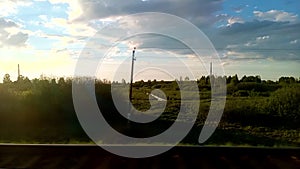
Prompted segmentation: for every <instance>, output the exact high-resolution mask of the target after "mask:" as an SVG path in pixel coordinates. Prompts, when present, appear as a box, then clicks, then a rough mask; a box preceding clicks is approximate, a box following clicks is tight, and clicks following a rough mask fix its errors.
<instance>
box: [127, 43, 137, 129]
mask: <svg viewBox="0 0 300 169" xmlns="http://www.w3.org/2000/svg"><path fill="white" fill-rule="evenodd" d="M135 49H136V47H134V48H133V51H132V59H131V74H130V89H129V102H128V108H129V109H128V114H127V119H128V125H129V123H130V115H131V108H130V103H131V101H132V83H133V68H134V61H135V60H136V59H135Z"/></svg>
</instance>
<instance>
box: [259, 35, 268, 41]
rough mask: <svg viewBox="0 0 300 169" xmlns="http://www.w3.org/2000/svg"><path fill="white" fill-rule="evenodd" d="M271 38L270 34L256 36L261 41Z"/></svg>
mask: <svg viewBox="0 0 300 169" xmlns="http://www.w3.org/2000/svg"><path fill="white" fill-rule="evenodd" d="M269 38H270V36H268V35H267V36H259V37H257V38H256V40H257V41H261V40H267V39H269Z"/></svg>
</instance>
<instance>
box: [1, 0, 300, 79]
mask: <svg viewBox="0 0 300 169" xmlns="http://www.w3.org/2000/svg"><path fill="white" fill-rule="evenodd" d="M143 12H157V13H166V14H170V15H173V16H176V17H178V18H182V19H184V20H186V21H187V22H186V24H187V25H189V24H190V23H191V24H193V25H195V28H197V29H198V30H200V31H201V32H202V33H203V34H204V35H205V36H207V38H208V40H209V42H211V44H212V45H213V46H214V48H215V49H216V52H217V55H218V58H219V59H213V58H212V57H211V56H208V55H205V54H204V53H205V52H204V53H202V54H203V55H201V56H200V57H202V60H201V59H200V60H199V59H198V60H196V59H195V53H193V51H192V50H190V46H187V45H186V44H183V43H182V42H181V41H178V39H174V38H172V37H168V36H164V35H158V34H147V33H144V34H140V35H137V36H128V37H125V38H123V35H124V36H125V35H127V34H128V35H129V32H130V31H132V30H138V31H139V32H145V31H146V30H148V29H149V28H151V29H152V30H153V29H155V30H157V31H163V30H164V29H167V28H168V27H167V25H168V24H169V23H172V21H174V20H172V21H171V20H166V19H165V20H164V18H161V17H157V18H154V20H153V21H149V22H145V21H144V20H147V19H149V20H150V18H142V17H136V15H134V14H137V13H143ZM299 14H300V1H299V0H272V1H260V0H243V1H241V0H126V1H120V0H78V1H76V0H72V1H71V0H70V1H68V0H33V1H29V0H0V60H1V61H0V63H1V64H0V77H3V76H4V74H6V73H8V74H10V76H11V79H12V80H15V79H16V78H17V65H18V64H20V68H21V74H22V75H23V76H26V77H29V78H30V79H32V78H39V77H40V76H41V75H43V76H47V77H72V76H74V75H76V73H74V72H75V70H76V63H77V62H78V59H79V58H81V59H85V60H88V62H93V63H99V60H100V61H101V63H102V64H100V65H101V66H99V65H98V66H99V67H98V72H96V73H95V75H91V76H97V77H98V78H101V79H103V78H105V79H109V80H118V81H119V80H121V79H122V78H124V79H126V80H127V79H128V78H129V72H130V67H131V65H130V64H131V62H130V61H131V60H130V59H131V54H132V50H133V47H137V49H136V53H135V54H136V61H135V63H134V64H135V70H134V79H135V80H142V79H143V80H148V79H172V78H180V76H182V77H185V76H192V77H193V78H200V77H201V76H202V75H208V70H209V68H208V67H209V62H213V63H214V67H218V68H220V69H222V70H224V72H223V73H224V74H222V72H218V71H215V70H214V72H217V73H216V75H227V76H229V75H234V74H237V75H238V76H239V77H240V78H241V77H242V76H243V75H260V76H261V78H262V79H270V80H276V79H278V78H279V77H281V76H294V77H296V78H299V77H300V71H299V70H300V69H299V67H300V33H299V30H300V16H299ZM132 15H133V16H132ZM124 18H126V19H124ZM152 19H153V18H152ZM175 20H176V19H175ZM179 20H180V19H179ZM181 21H182V22H183V20H181ZM174 22H175V21H174ZM153 23H156V24H153ZM157 23H159V25H158V24H157ZM175 30H176V31H177V33H178V36H180V34H181V33H182V31H183V32H184V31H186V32H189V31H190V30H182V29H180V28H177V29H175ZM99 32H100V33H99ZM122 33H123V34H122ZM175 33H176V32H175ZM121 35H122V37H118V36H121ZM191 36H192V35H191ZM95 37H97V38H99V40H98V41H97V44H94V45H92V43H91V41H95V40H96V39H97V38H96V39H95ZM122 38H123V39H122ZM190 39H191V40H192V39H193V37H191V38H190ZM196 39H197V36H195V40H196ZM95 46H97V47H95ZM98 47H99V48H100V47H101V49H102V50H101V51H100V52H99V50H98ZM105 51H106V52H105ZM107 51H109V52H107ZM210 57H211V59H210V60H209V59H208V58H210ZM101 59H102V60H101ZM87 67H89V66H87ZM187 68H188V69H191V70H192V71H191V72H192V75H191V74H189V71H185V70H186V69H187Z"/></svg>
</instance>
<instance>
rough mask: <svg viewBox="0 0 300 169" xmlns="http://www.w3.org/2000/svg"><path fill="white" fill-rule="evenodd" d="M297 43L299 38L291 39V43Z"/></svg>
mask: <svg viewBox="0 0 300 169" xmlns="http://www.w3.org/2000/svg"><path fill="white" fill-rule="evenodd" d="M296 43H298V40H297V39H296V40H292V41H290V44H296Z"/></svg>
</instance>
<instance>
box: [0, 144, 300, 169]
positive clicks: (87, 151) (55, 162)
mask: <svg viewBox="0 0 300 169" xmlns="http://www.w3.org/2000/svg"><path fill="white" fill-rule="evenodd" d="M7 168H8V169H44V168H45V169H71V168H72V169H78V168H83V169H93V168H95V169H102V168H105V169H123V168H124V169H126V168H141V169H156V168H162V169H166V168H170V169H179V168H180V169H185V168H197V169H201V168H204V169H231V168H232V169H239V168H241V169H254V168H258V169H279V168H280V169H281V168H282V169H300V148H280V149H274V148H249V147H199V146H197V147H195V146H177V147H174V148H173V149H171V150H170V151H168V152H166V153H164V154H161V155H158V156H155V157H150V158H144V159H134V158H125V157H120V156H117V155H113V154H111V153H109V152H107V151H105V150H103V149H102V148H100V147H98V146H95V145H57V144H55V145H46V144H43V145H39V144H36V145H34V144H23V145H22V144H21V145H20V144H0V169H7Z"/></svg>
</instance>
